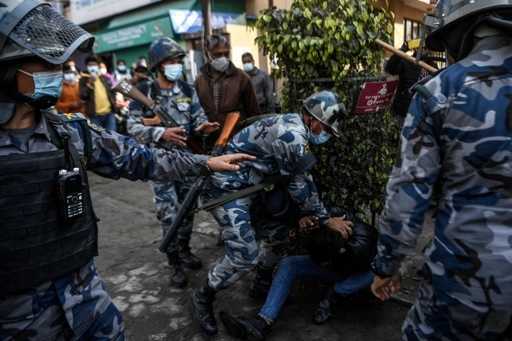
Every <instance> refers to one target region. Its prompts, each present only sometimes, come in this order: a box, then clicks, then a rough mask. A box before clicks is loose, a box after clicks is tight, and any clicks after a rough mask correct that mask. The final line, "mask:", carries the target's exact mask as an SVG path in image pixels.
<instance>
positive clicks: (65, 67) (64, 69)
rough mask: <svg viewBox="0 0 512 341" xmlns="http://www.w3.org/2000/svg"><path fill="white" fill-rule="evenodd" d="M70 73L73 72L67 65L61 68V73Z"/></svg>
mask: <svg viewBox="0 0 512 341" xmlns="http://www.w3.org/2000/svg"><path fill="white" fill-rule="evenodd" d="M70 71H73V70H72V69H71V66H70V65H69V64H64V66H63V67H62V72H70Z"/></svg>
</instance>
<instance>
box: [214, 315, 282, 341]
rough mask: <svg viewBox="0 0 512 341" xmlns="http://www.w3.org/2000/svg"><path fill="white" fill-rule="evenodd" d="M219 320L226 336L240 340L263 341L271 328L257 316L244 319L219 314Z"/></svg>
mask: <svg viewBox="0 0 512 341" xmlns="http://www.w3.org/2000/svg"><path fill="white" fill-rule="evenodd" d="M220 319H221V320H222V323H223V324H224V326H225V327H226V330H227V332H228V334H229V335H231V336H233V337H236V338H238V339H241V340H247V339H250V340H258V341H260V340H265V338H266V337H267V335H268V334H269V333H270V328H271V327H272V325H271V324H270V323H268V322H267V321H265V320H264V319H263V318H261V317H260V316H258V315H257V316H255V317H253V318H246V317H242V316H240V317H235V316H233V315H231V314H229V313H226V312H221V313H220Z"/></svg>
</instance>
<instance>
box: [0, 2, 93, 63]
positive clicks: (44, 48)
mask: <svg viewBox="0 0 512 341" xmlns="http://www.w3.org/2000/svg"><path fill="white" fill-rule="evenodd" d="M93 42H94V38H93V37H92V36H91V35H90V34H89V33H87V32H86V31H84V30H83V29H82V28H81V27H80V26H77V25H75V24H73V23H72V22H70V21H69V20H67V19H65V18H64V17H63V16H62V15H60V14H59V13H58V12H56V11H55V10H54V9H52V7H51V6H50V5H49V4H48V3H42V2H39V1H36V0H0V63H3V62H7V61H11V60H16V59H20V58H25V57H31V56H37V57H40V58H42V59H44V60H45V61H47V62H49V63H51V64H63V63H64V62H65V61H66V60H68V59H69V57H70V56H71V55H72V54H73V53H74V52H75V51H76V50H77V49H83V50H88V49H90V48H91V47H92V44H93Z"/></svg>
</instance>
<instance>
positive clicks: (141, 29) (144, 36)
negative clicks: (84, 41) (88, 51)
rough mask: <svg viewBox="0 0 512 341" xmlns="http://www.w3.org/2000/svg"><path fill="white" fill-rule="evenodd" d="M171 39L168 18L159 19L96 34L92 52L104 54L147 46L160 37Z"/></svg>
mask: <svg viewBox="0 0 512 341" xmlns="http://www.w3.org/2000/svg"><path fill="white" fill-rule="evenodd" d="M164 36H167V37H172V36H173V34H172V30H171V23H170V22H169V18H165V17H164V18H160V19H155V20H151V21H146V22H142V23H139V24H136V25H132V26H128V27H124V28H120V29H117V30H113V31H107V32H104V33H99V34H96V35H95V37H96V41H95V43H94V51H95V52H96V53H104V52H109V51H114V50H119V49H125V48H128V47H132V46H138V45H144V44H149V43H151V42H152V41H154V40H155V39H158V38H160V37H164Z"/></svg>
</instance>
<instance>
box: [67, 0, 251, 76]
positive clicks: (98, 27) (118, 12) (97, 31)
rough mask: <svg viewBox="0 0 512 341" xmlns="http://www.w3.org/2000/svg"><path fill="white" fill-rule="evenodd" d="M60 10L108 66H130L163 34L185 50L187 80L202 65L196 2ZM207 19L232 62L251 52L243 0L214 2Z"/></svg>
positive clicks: (139, 1) (89, 2)
mask: <svg viewBox="0 0 512 341" xmlns="http://www.w3.org/2000/svg"><path fill="white" fill-rule="evenodd" d="M64 12H65V14H66V16H67V17H68V18H69V19H70V20H72V21H73V22H75V23H77V24H79V25H81V26H82V27H84V28H85V29H86V30H87V31H89V32H91V33H92V34H94V36H95V38H96V41H95V44H94V52H95V53H96V54H98V55H99V56H100V57H102V59H103V60H104V61H105V62H106V64H107V66H108V67H109V69H111V70H112V69H113V67H114V65H115V64H116V62H117V61H118V60H124V61H126V62H127V64H128V65H132V64H133V63H134V62H136V61H137V60H138V59H139V58H140V57H146V56H147V51H148V48H149V45H150V44H151V42H153V41H154V40H156V39H158V38H160V37H164V36H167V37H171V38H173V39H174V40H176V41H177V42H178V43H180V44H181V45H182V46H183V47H184V48H185V49H186V50H187V51H188V53H189V56H188V57H189V58H188V59H187V65H186V71H187V73H188V74H189V76H190V77H191V78H192V79H193V78H195V75H196V74H197V72H198V70H199V68H200V67H201V65H202V64H203V63H204V56H203V51H202V41H201V36H202V35H201V32H202V13H201V1H200V0H174V1H169V0H123V1H111V0H73V1H70V2H69V6H67V7H66V9H65V10H64ZM212 23H213V28H214V31H217V32H222V33H223V34H226V35H228V36H229V37H230V39H231V41H232V43H234V44H233V60H234V61H235V62H237V60H238V59H240V58H237V57H239V56H238V55H240V56H241V54H243V53H244V52H247V51H250V52H255V53H257V51H258V49H257V47H256V45H255V43H254V38H255V37H256V34H255V33H254V32H253V31H252V30H250V29H248V27H247V25H246V8H245V3H244V2H243V1H238V0H216V1H214V2H213V6H212ZM237 63H238V62H237ZM239 65H240V66H241V62H240V63H239Z"/></svg>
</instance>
